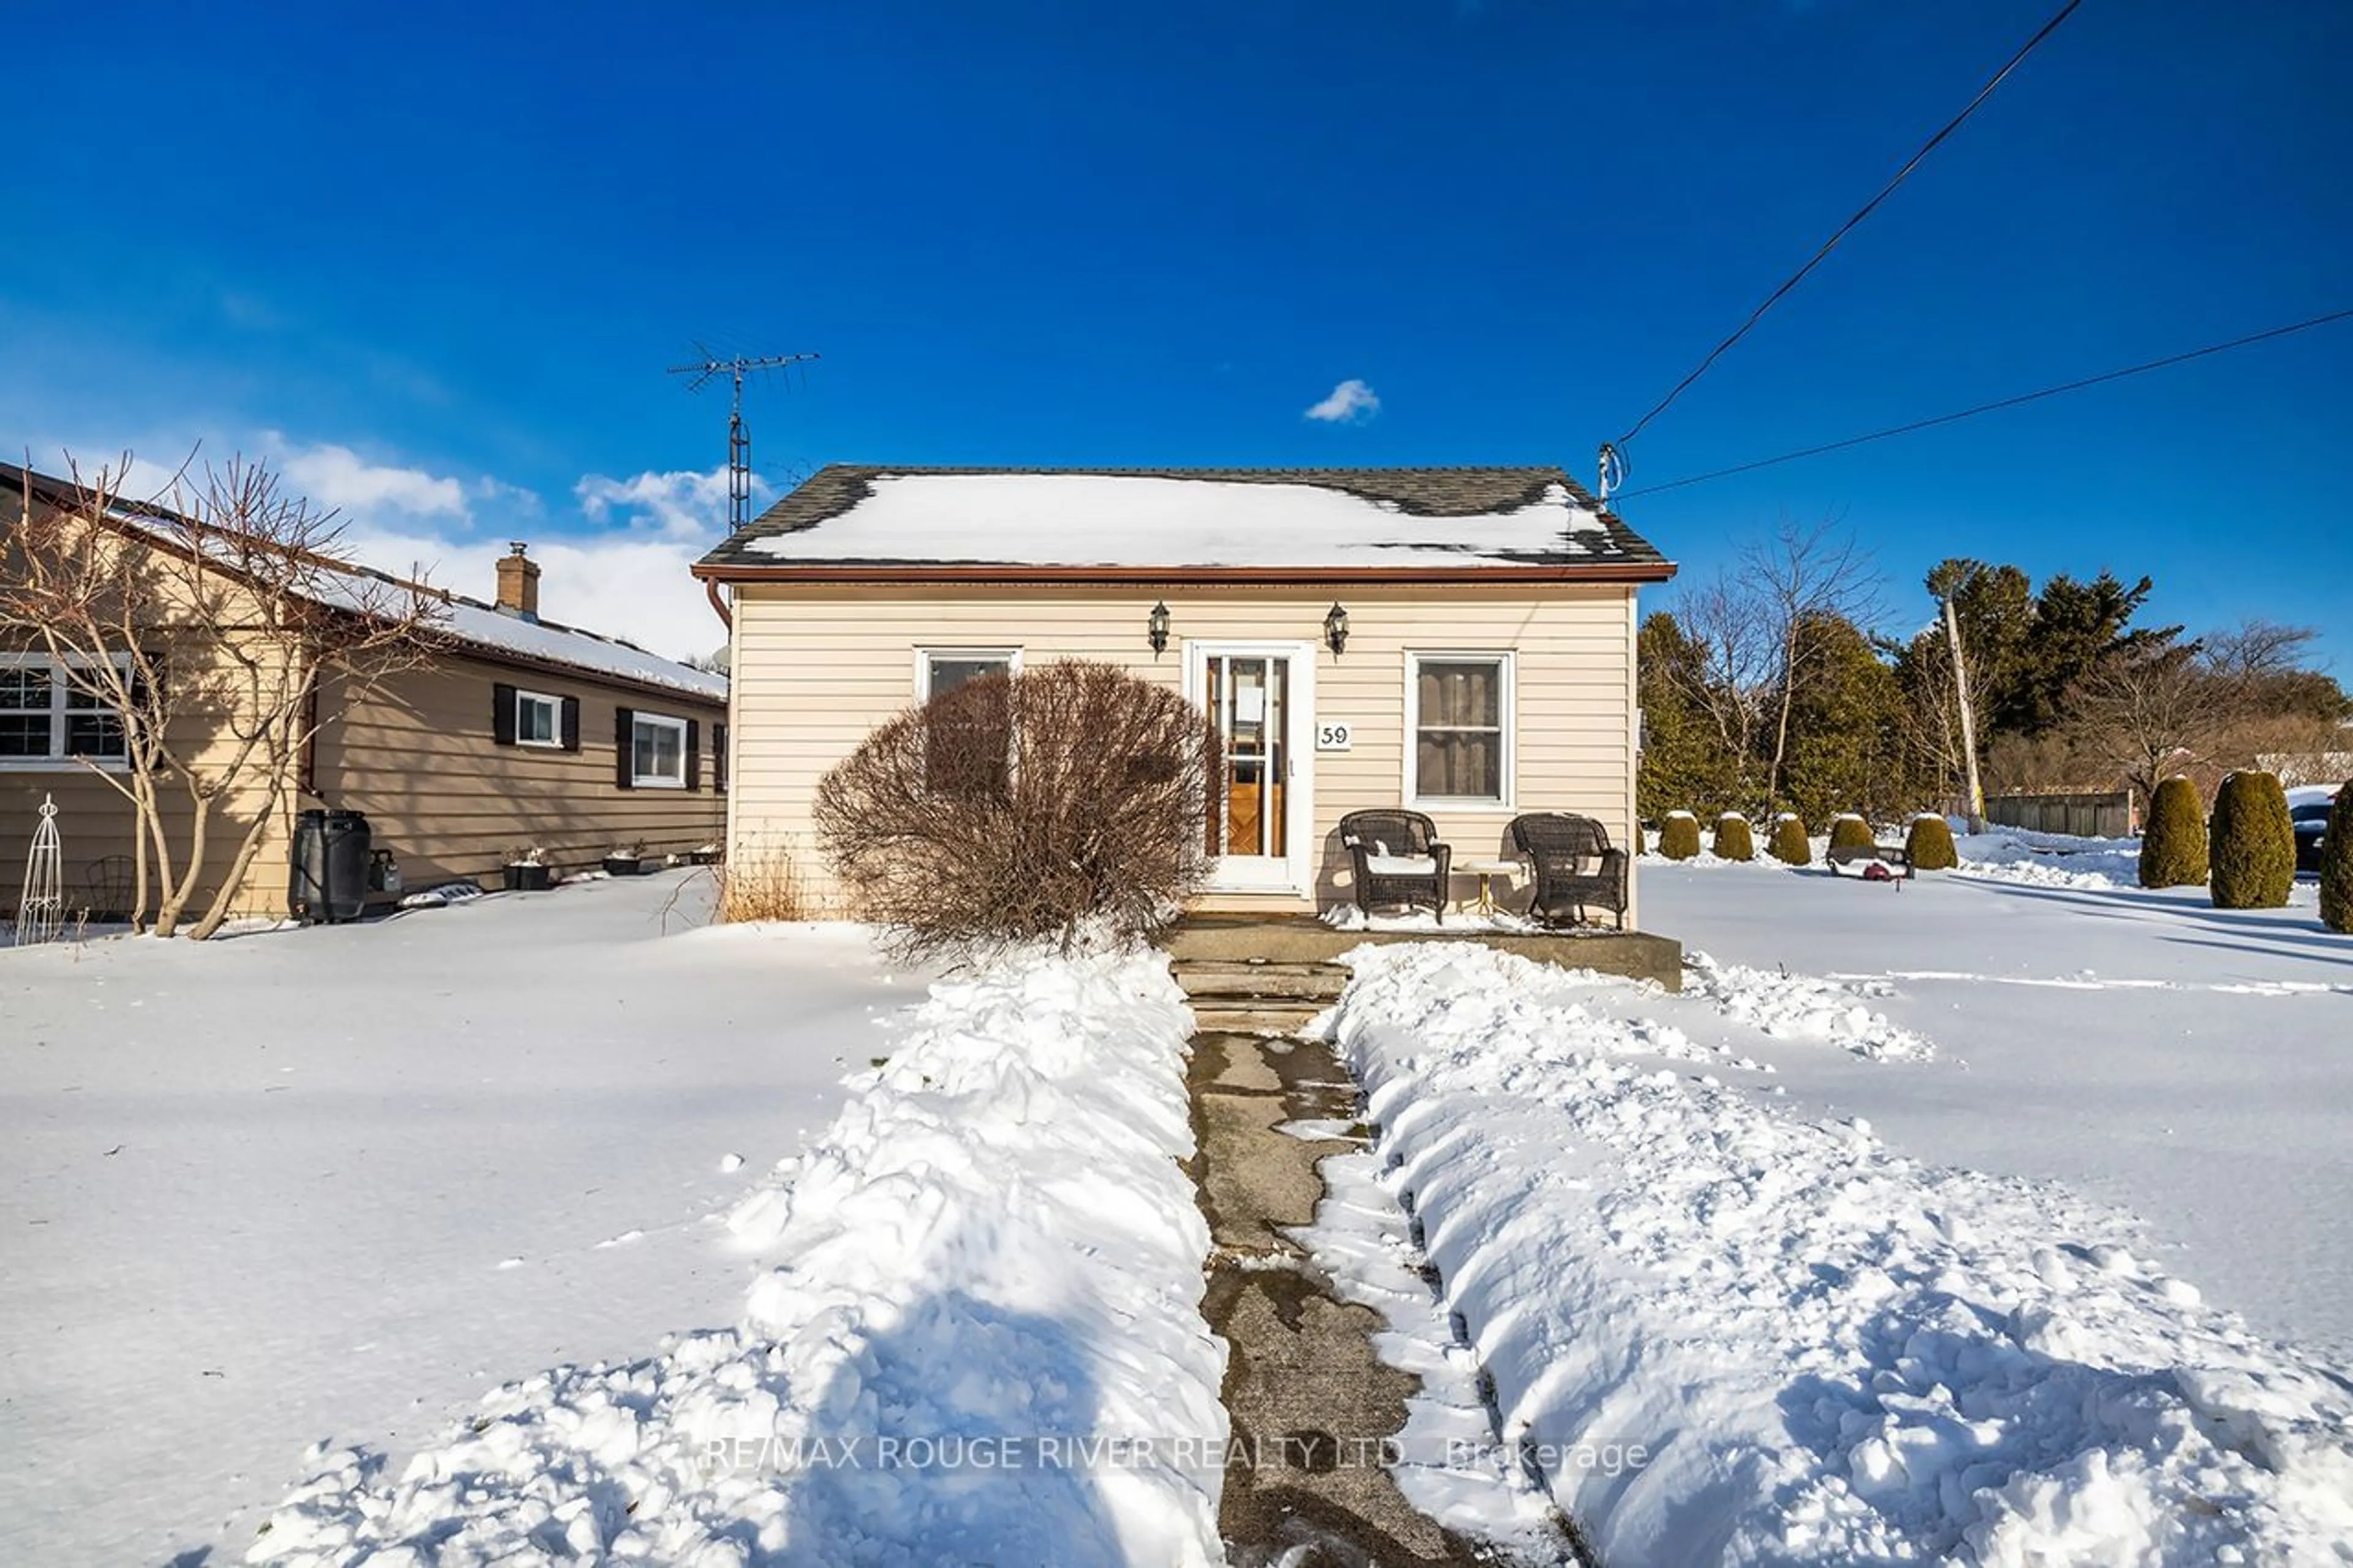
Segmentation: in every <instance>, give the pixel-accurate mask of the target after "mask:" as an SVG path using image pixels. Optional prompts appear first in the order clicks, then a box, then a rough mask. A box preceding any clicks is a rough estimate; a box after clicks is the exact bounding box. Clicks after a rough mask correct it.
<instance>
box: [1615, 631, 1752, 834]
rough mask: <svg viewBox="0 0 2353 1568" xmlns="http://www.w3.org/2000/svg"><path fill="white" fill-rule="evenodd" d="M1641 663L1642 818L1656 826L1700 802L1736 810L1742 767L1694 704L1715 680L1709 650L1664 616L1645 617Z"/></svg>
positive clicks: (1638, 639) (1638, 803)
mask: <svg viewBox="0 0 2353 1568" xmlns="http://www.w3.org/2000/svg"><path fill="white" fill-rule="evenodd" d="M1634 659H1635V663H1634V668H1635V689H1636V692H1637V694H1638V696H1639V698H1640V700H1641V706H1642V757H1641V768H1640V770H1639V771H1638V772H1637V773H1636V775H1635V780H1634V803H1635V809H1636V812H1637V814H1638V815H1640V816H1644V817H1647V818H1650V819H1651V820H1654V821H1655V820H1657V819H1658V818H1661V817H1663V816H1665V815H1666V814H1667V813H1668V812H1670V811H1672V810H1674V809H1676V808H1677V807H1680V806H1687V805H1692V804H1693V803H1694V802H1696V803H1697V804H1698V805H1699V806H1700V807H1701V808H1702V809H1705V810H1721V809H1722V808H1724V807H1725V806H1728V805H1734V804H1735V792H1736V784H1735V781H1736V778H1737V777H1738V774H1739V759H1737V758H1736V757H1733V756H1731V755H1729V754H1727V753H1726V752H1725V748H1724V742H1723V740H1722V738H1721V736H1720V735H1719V734H1718V732H1717V731H1716V727H1715V724H1714V723H1712V722H1711V721H1709V720H1708V718H1707V716H1706V715H1705V714H1704V713H1703V712H1701V711H1700V710H1699V708H1698V705H1697V704H1696V703H1695V702H1694V701H1693V700H1692V696H1691V693H1692V692H1693V691H1694V689H1699V688H1700V687H1701V686H1703V685H1704V683H1705V681H1706V680H1707V679H1708V677H1707V668H1706V660H1705V658H1704V650H1702V649H1701V648H1700V647H1699V646H1698V645H1697V644H1696V643H1694V641H1693V640H1692V638H1691V637H1690V636H1689V635H1688V634H1687V633H1685V632H1684V630H1683V626H1682V625H1681V624H1680V623H1679V622H1677V621H1676V619H1675V617H1674V616H1672V615H1670V614H1668V613H1667V612H1666V611H1664V610H1661V611H1658V612H1657V613H1655V614H1653V615H1651V616H1646V617H1644V619H1643V621H1642V628H1641V631H1640V632H1639V633H1637V634H1636V636H1635V639H1634Z"/></svg>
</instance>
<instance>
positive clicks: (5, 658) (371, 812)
mask: <svg viewBox="0 0 2353 1568" xmlns="http://www.w3.org/2000/svg"><path fill="white" fill-rule="evenodd" d="M26 506H29V507H30V508H32V509H34V510H35V512H36V514H38V513H39V512H40V510H42V509H47V510H48V513H49V514H50V515H56V514H57V513H58V512H59V511H63V512H67V513H69V514H70V513H72V512H73V511H74V510H76V509H77V507H78V498H77V496H76V494H75V492H74V490H73V488H72V487H71V486H70V485H69V484H67V483H65V482H64V481H62V480H58V479H51V478H47V477H46V476H43V475H40V474H27V473H26V472H25V471H24V470H22V469H19V468H14V467H11V466H9V465H6V464H0V527H5V528H6V529H7V530H8V531H10V533H11V535H12V537H9V538H5V539H0V570H7V569H9V568H8V562H9V561H10V560H12V559H16V560H20V559H21V556H11V555H10V552H12V551H16V550H18V549H20V548H21V542H20V541H18V540H16V539H15V538H14V537H13V533H14V531H15V529H16V525H17V523H18V521H19V519H20V517H22V516H23V515H24V512H23V510H21V509H23V508H25V507H26ZM154 511H155V509H153V508H131V507H124V508H120V509H117V510H116V511H115V512H114V513H113V514H111V515H109V516H108V517H106V518H105V519H103V520H102V526H105V527H107V528H110V529H113V530H117V531H120V532H121V533H122V534H123V535H124V536H125V537H126V538H129V539H132V540H134V541H137V542H138V547H140V548H155V549H163V548H166V547H167V545H168V535H167V536H166V537H165V541H164V542H156V541H155V539H154V538H153V533H154V531H153V528H152V527H144V524H143V523H142V519H144V520H146V521H147V522H152V520H153V513H154ZM142 527H144V532H143V533H142ZM180 558H181V559H183V560H185V559H187V557H186V556H185V553H183V555H182V556H181V557H180ZM497 574H498V582H497V593H496V595H495V597H494V598H493V599H491V600H489V601H484V600H480V599H473V598H469V597H466V596H464V595H457V594H449V593H444V592H442V591H440V590H438V589H434V590H428V591H427V592H428V594H429V596H430V599H431V601H432V604H433V612H432V616H431V621H430V626H431V632H432V637H431V647H430V651H429V653H428V654H427V656H426V657H425V658H423V659H422V660H421V661H419V662H417V664H415V665H414V666H413V667H411V668H402V669H399V670H396V671H395V672H393V673H391V674H389V675H386V676H385V677H383V678H382V679H380V680H377V681H375V682H373V683H371V684H369V685H368V686H367V687H366V688H365V689H353V686H352V683H350V682H349V681H348V679H347V677H346V675H345V674H344V673H343V672H341V671H338V670H337V669H335V668H332V667H330V668H324V669H322V670H321V671H319V673H318V682H317V689H316V697H315V701H316V704H317V714H318V719H319V723H318V728H317V731H316V733H315V735H314V736H313V738H312V740H311V744H310V745H309V747H308V748H307V749H306V750H305V752H304V753H303V754H302V755H301V757H300V758H299V759H298V760H296V761H295V762H294V763H293V764H292V765H293V766H294V768H295V769H296V770H297V776H296V777H295V778H294V779H293V780H292V781H291V787H290V788H289V789H284V790H280V791H274V792H273V791H269V790H266V789H263V788H260V787H258V786H257V787H252V788H248V789H246V790H244V791H242V792H241V793H239V794H237V795H232V796H231V797H229V798H227V799H225V800H223V801H222V802H221V804H220V806H219V808H218V812H217V815H218V816H219V818H220V821H219V822H218V824H217V826H216V827H215V828H214V830H213V833H212V835H211V838H212V843H213V854H212V856H211V857H210V858H209V859H208V862H207V865H208V868H209V872H210V878H209V881H208V882H207V883H206V884H202V885H200V887H199V890H198V893H197V897H196V900H195V903H194V904H193V905H192V906H191V910H192V915H193V911H194V910H201V909H202V908H203V907H204V905H205V904H206V902H207V901H208V900H210V898H211V896H212V893H213V891H214V889H216V888H217V887H218V886H219V880H220V878H219V873H221V872H222V871H225V870H226V869H227V865H228V862H229V858H230V854H229V850H230V847H232V846H234V845H235V843H236V842H237V840H238V839H239V838H241V837H242V836H243V835H244V833H245V830H246V828H247V827H248V826H249V825H250V824H251V823H252V822H254V821H255V820H256V818H257V816H270V817H271V818H272V820H271V821H270V823H269V827H268V829H267V831H266V834H265V837H263V839H262V841H261V847H260V850H259V853H258V855H257V856H256V858H254V860H253V862H252V863H251V864H250V866H249V867H248V868H247V870H246V873H245V875H244V876H243V878H242V879H240V882H239V885H238V888H237V895H236V900H235V905H234V912H237V913H239V914H249V915H261V916H276V915H282V914H284V913H285V912H286V910H287V906H288V896H287V895H288V888H287V880H288V877H287V873H288V866H287V855H288V848H289V845H290V838H291V830H292V826H293V818H294V814H295V813H296V812H297V811H300V810H302V809H305V808H311V807H325V808H330V809H336V810H349V811H357V812H361V813H364V815H365V816H367V818H368V820H369V825H370V826H371V828H372V829H373V833H374V843H375V847H377V848H382V849H389V850H390V851H392V852H393V854H394V855H395V857H396V858H397V860H398V862H399V865H400V868H401V872H402V876H403V879H404V881H405V883H406V886H408V887H410V888H416V887H420V886H425V885H428V884H430V883H433V882H438V881H444V880H459V879H462V880H480V881H488V882H490V883H491V884H492V885H496V883H497V882H498V880H499V879H500V877H501V868H502V867H503V865H504V864H505V862H506V861H507V859H508V858H509V855H510V852H511V851H512V850H513V849H514V848H516V847H534V848H536V849H538V850H539V851H540V852H541V854H542V857H543V860H544V862H545V863H546V864H548V865H550V866H552V867H554V868H557V869H559V870H563V869H579V868H590V867H594V866H596V865H597V864H598V863H599V861H601V859H602V858H604V856H605V855H606V854H607V852H608V851H610V850H613V849H615V848H628V847H633V846H641V847H643V849H644V850H645V852H646V853H648V854H649V855H658V854H663V853H669V852H684V851H689V850H693V849H698V848H701V847H704V846H705V845H708V844H712V843H715V842H716V841H717V840H718V839H719V837H720V834H721V831H722V827H723V822H724V816H725V806H724V794H723V792H724V790H725V788H726V773H725V763H724V758H725V753H726V748H727V729H726V718H727V709H726V700H727V680H726V678H725V677H724V676H721V675H715V674H712V673H709V672H706V671H703V670H699V669H694V668H690V667H688V666H686V665H683V664H681V663H678V662H675V661H673V660H670V659H667V658H659V657H658V656H656V655H654V654H651V653H649V652H647V651H646V650H644V649H642V648H639V647H633V646H631V645H629V644H628V643H626V642H623V641H620V640H619V639H617V638H614V637H600V636H597V635H596V634H594V633H592V632H587V631H583V630H580V629H578V628H575V627H572V626H561V625H558V624H556V623H555V622H553V621H549V620H546V619H543V617H542V616H540V614H539V592H540V565H539V563H537V562H535V561H533V560H531V559H530V558H529V557H528V554H527V553H526V552H525V549H524V547H523V546H522V545H520V544H518V545H515V546H514V547H513V549H512V553H511V554H510V555H508V556H507V557H506V558H505V559H504V560H501V562H500V563H498V569H497ZM364 575H366V576H368V577H369V578H370V579H371V580H373V581H375V582H377V583H385V582H390V581H392V580H391V579H387V578H384V577H382V576H381V575H380V574H364ZM6 581H7V579H6V578H5V577H0V589H5V584H6ZM230 592H231V593H232V594H233V593H234V589H231V590H230ZM5 602H6V595H5V593H0V605H5ZM232 618H233V617H232ZM211 624H215V625H218V624H222V618H221V617H218V616H216V617H214V619H213V621H212V623H211ZM185 632H186V628H185V626H176V627H173V628H169V629H160V628H159V629H158V631H157V632H156V633H155V637H154V639H153V641H154V643H160V642H162V641H163V640H164V639H165V638H167V637H174V636H176V637H179V638H180V639H181V640H180V641H178V642H175V643H174V655H173V657H174V659H178V660H184V661H190V662H195V661H201V660H202V659H203V658H204V657H205V655H204V652H203V650H202V649H201V648H200V647H198V648H189V647H185ZM151 646H153V644H151ZM170 689H171V687H170V683H169V682H166V685H165V691H166V694H167V695H168V693H169V691H170ZM232 722H233V719H231V718H224V717H223V716H222V715H219V714H212V715H206V716H202V717H199V716H196V715H184V714H182V713H179V712H176V711H175V712H174V713H173V715H172V718H171V730H172V742H173V744H174V747H175V749H176V750H177V751H179V752H180V753H181V754H183V755H186V756H190V757H192V758H194V759H195V760H196V761H197V762H198V763H202V762H203V761H204V760H205V759H206V757H207V756H209V755H212V754H215V753H214V749H215V748H217V747H221V746H224V745H226V744H227V742H226V741H225V740H224V739H223V738H222V733H221V731H224V730H226V729H227V727H228V726H229V724H230V723H232ZM122 757H123V737H122V733H121V725H120V722H119V721H112V720H111V714H110V712H109V710H107V709H106V708H105V706H104V705H103V703H101V702H100V701H98V700H96V699H95V698H93V697H92V696H91V695H90V693H89V691H88V689H86V688H85V687H83V686H80V685H78V684H77V682H76V680H75V679H74V676H73V672H72V671H71V670H70V669H66V668H58V665H57V663H56V661H55V660H54V659H53V658H51V657H50V656H49V654H48V653H47V651H45V650H44V649H43V647H42V645H41V644H40V642H39V639H38V638H37V636H36V635H35V634H34V632H33V631H32V629H31V628H29V627H26V626H11V625H9V624H7V622H6V620H5V615H0V919H5V918H7V917H8V916H10V915H13V914H14V912H15V911H16V902H17V898H18V894H19V892H20V891H21V887H22V881H23V876H24V871H25V864H26V845H27V842H28V840H29V839H30V837H31V836H32V833H33V829H34V826H35V823H36V821H37V814H38V811H39V808H40V806H41V805H42V803H43V802H44V800H50V799H53V800H54V801H55V803H56V805H57V806H58V826H59V829H60V834H61V837H62V838H63V841H64V850H65V865H64V893H65V901H66V904H67V906H68V908H69V910H78V911H79V910H86V911H89V912H90V913H92V914H95V915H105V914H108V913H121V912H124V911H125V910H126V909H127V900H128V899H129V897H130V890H129V886H128V876H129V871H128V868H129V864H130V858H131V855H132V847H133V845H132V828H133V824H134V818H133V815H132V809H131V807H130V805H129V804H128V803H127V802H125V801H124V800H123V798H122V796H121V795H120V794H119V793H118V792H117V791H116V790H115V789H114V788H112V787H111V785H110V784H109V782H108V781H107V779H106V778H104V777H101V776H100V775H101V774H102V773H114V774H116V775H117V776H118V777H119V776H121V773H122V770H123V768H124V763H123V761H122ZM272 795H276V796H277V799H276V802H275V803H274V804H273V803H272V801H271V796H272ZM164 800H165V802H166V803H167V805H169V806H170V807H171V808H172V812H173V815H172V816H171V817H170V818H169V819H168V820H169V821H171V822H172V823H173V824H174V827H173V832H174V836H175V837H176V835H177V834H178V833H179V832H180V831H182V830H183V829H184V826H185V816H186V809H187V808H186V806H185V802H182V801H180V800H178V799H177V798H176V796H175V795H174V793H173V792H171V791H168V790H167V791H166V792H165V795H164ZM151 907H152V905H151Z"/></svg>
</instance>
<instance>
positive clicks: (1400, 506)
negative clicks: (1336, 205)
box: [695, 464, 1672, 579]
mask: <svg viewBox="0 0 2353 1568" xmlns="http://www.w3.org/2000/svg"><path fill="white" fill-rule="evenodd" d="M695 570H696V572H697V573H698V574H701V575H704V576H710V577H717V578H723V579H724V578H731V577H779V576H836V575H840V574H845V573H852V572H860V571H863V572H866V573H869V574H873V575H877V576H890V575H909V574H933V573H937V574H955V575H960V576H965V577H975V578H984V579H985V578H988V577H992V576H995V577H1005V578H1022V577H1030V576H1036V575H1040V574H1052V575H1068V576H1076V577H1085V576H1093V575H1100V576H1127V575H1137V574H1163V575H1171V576H1177V577H1189V576H1199V577H1205V578H1215V577H1219V576H1227V575H1238V574H1250V575H1266V574H1285V573H1293V574H1303V575H1315V576H1325V575H1330V576H1349V575H1366V576H1397V575H1431V576H1446V577H1454V576H1461V575H1466V574H1468V575H1483V574H1493V573H1509V574H1514V575H1521V574H1535V575H1543V576H1567V577H1577V576H1598V575H1609V576H1614V577H1620V578H1624V577H1629V576H1642V577H1663V576H1665V575H1667V574H1669V573H1670V572H1672V567H1670V566H1668V565H1667V563H1666V562H1665V560H1664V558H1663V557H1662V556H1661V555H1660V553H1659V552H1658V551H1657V550H1655V549H1653V548H1652V547H1651V544H1650V543H1649V542H1647V541H1645V540H1643V539H1642V538H1641V537H1640V536H1639V535H1637V534H1636V533H1634V532H1633V531H1632V530H1630V529H1629V528H1627V527H1626V525H1625V523H1624V522H1623V521H1620V519H1618V518H1617V517H1615V516H1613V515H1612V514H1611V513H1609V511H1608V510H1606V509H1604V508H1602V507H1601V506H1600V505H1599V504H1598V503H1597V502H1596V501H1594V500H1593V499H1592V497H1590V496H1589V495H1588V494H1587V493H1586V492H1585V491H1584V490H1583V489H1579V488H1578V487H1577V483H1576V482H1575V481H1574V480H1572V479H1570V478H1569V477H1568V476H1567V473H1565V472H1564V471H1562V470H1561V469H1559V468H1083V469H1081V468H886V467H881V466H875V465H849V464H836V465H832V466H829V467H828V468H823V469H820V470H819V471H818V473H817V474H816V475H815V476H813V477H812V478H811V479H809V480H808V481H807V483H805V484H803V485H801V486H800V487H799V488H798V489H795V490H794V491H793V492H792V493H791V494H789V495H787V496H786V497H785V498H783V499H782V500H779V501H777V502H776V505H774V506H772V507H770V508H769V509H768V510H766V511H765V512H764V513H763V514H762V515H761V516H760V517H759V518H757V519H755V520H754V521H753V522H752V524H751V525H750V526H749V527H747V528H745V529H744V530H743V531H741V532H739V533H737V534H736V535H735V536H734V537H733V538H731V539H729V540H728V541H726V542H724V543H723V544H721V545H720V546H719V547H718V548H716V549H714V550H713V551H712V552H710V553H709V554H708V555H706V556H704V557H703V559H702V562H701V563H698V564H697V566H696V568H695Z"/></svg>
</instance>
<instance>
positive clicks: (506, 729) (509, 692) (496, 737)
mask: <svg viewBox="0 0 2353 1568" xmlns="http://www.w3.org/2000/svg"><path fill="white" fill-rule="evenodd" d="M514 720H515V689H514V688H513V687H512V686H504V685H499V686H493V687H491V740H493V741H495V742H498V743H499V744H500V745H501V746H512V745H513V744H514V743H515V725H514Z"/></svg>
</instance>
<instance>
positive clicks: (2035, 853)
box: [1953, 827, 2140, 892]
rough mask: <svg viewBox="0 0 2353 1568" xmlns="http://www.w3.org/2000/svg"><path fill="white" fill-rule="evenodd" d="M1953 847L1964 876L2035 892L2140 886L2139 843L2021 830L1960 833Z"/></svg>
mask: <svg viewBox="0 0 2353 1568" xmlns="http://www.w3.org/2000/svg"><path fill="white" fill-rule="evenodd" d="M1953 847H1955V848H1956V849H1957V850H1958V851H1959V853H1960V858H1961V864H1960V873H1961V874H1962V875H1963V876H1968V877H1980V878H1984V879H1987V880H1989V881H1997V882H2022V883H2025V884H2026V885H2027V886H2029V887H2036V888H2075V889H2083V890H2084V891H2088V892H2101V891H2105V890H2107V889H2114V888H2137V887H2139V886H2140V840H2139V839H2137V838H2078V837H2073V836H2072V835H2069V834H2064V833H2036V832H2032V831H2031V830H2029V829H2027V828H2023V827H1989V828H1988V829H1987V830H1986V831H1985V832H1983V833H1966V832H1956V833H1955V834H1954V836H1953Z"/></svg>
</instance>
